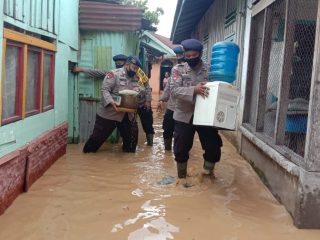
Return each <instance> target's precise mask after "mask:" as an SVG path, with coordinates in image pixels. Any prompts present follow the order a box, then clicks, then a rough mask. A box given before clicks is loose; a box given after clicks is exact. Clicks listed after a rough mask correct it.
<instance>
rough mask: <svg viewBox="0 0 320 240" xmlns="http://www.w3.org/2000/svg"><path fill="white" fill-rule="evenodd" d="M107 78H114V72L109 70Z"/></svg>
mask: <svg viewBox="0 0 320 240" xmlns="http://www.w3.org/2000/svg"><path fill="white" fill-rule="evenodd" d="M106 78H107V79H110V78H114V74H113V72H107V73H106Z"/></svg>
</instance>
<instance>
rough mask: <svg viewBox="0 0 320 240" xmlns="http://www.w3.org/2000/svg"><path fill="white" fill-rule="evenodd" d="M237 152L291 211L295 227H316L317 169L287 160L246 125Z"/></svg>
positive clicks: (319, 221)
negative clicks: (307, 168)
mask: <svg viewBox="0 0 320 240" xmlns="http://www.w3.org/2000/svg"><path fill="white" fill-rule="evenodd" d="M241 131H242V132H243V135H242V139H241V155H242V156H243V157H244V158H245V159H246V160H247V161H248V162H249V163H250V164H251V166H252V167H253V168H254V169H255V171H256V172H257V174H258V175H259V177H260V178H261V180H262V181H263V182H264V184H265V185H266V186H267V187H268V188H269V189H270V191H271V192H272V194H273V195H274V196H275V197H276V198H277V199H278V200H279V202H281V203H282V204H283V205H284V206H285V208H286V209H287V211H288V212H289V213H290V214H291V216H292V218H293V221H294V224H295V225H296V226H297V227H298V228H308V229H319V228H320V173H318V172H308V171H305V170H304V169H303V168H302V167H299V166H297V165H295V164H293V163H291V162H290V161H289V160H288V159H286V158H285V157H284V156H283V155H281V154H280V153H278V152H277V151H276V150H274V149H272V148H271V146H268V145H267V144H266V143H265V142H263V141H262V140H260V139H258V138H257V137H255V136H253V134H252V133H251V132H249V131H247V130H246V129H243V128H241Z"/></svg>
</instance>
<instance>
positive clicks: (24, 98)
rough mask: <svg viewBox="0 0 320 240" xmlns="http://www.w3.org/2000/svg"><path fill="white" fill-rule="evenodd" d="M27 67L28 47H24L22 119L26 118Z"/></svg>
mask: <svg viewBox="0 0 320 240" xmlns="http://www.w3.org/2000/svg"><path fill="white" fill-rule="evenodd" d="M27 67H28V45H27V44H25V45H24V46H23V68H22V119H24V118H25V116H26V103H27Z"/></svg>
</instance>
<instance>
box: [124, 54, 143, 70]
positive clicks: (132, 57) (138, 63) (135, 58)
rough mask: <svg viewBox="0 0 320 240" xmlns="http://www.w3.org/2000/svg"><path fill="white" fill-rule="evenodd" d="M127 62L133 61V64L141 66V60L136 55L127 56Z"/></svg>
mask: <svg viewBox="0 0 320 240" xmlns="http://www.w3.org/2000/svg"><path fill="white" fill-rule="evenodd" d="M127 63H132V64H134V65H137V66H138V67H140V68H141V62H140V60H139V58H138V57H136V56H129V57H128V58H127Z"/></svg>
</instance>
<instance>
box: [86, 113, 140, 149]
mask: <svg viewBox="0 0 320 240" xmlns="http://www.w3.org/2000/svg"><path fill="white" fill-rule="evenodd" d="M116 127H117V128H118V129H119V132H120V136H121V137H122V141H123V144H122V150H123V151H124V152H135V151H136V147H137V144H138V125H137V121H136V120H135V119H133V120H131V121H130V120H129V117H128V114H125V116H124V118H123V120H122V121H121V122H117V121H114V120H109V119H105V118H102V117H100V116H99V115H96V121H95V123H94V128H93V132H92V134H91V136H90V138H89V139H88V140H87V142H86V144H85V145H84V148H83V152H84V153H88V152H96V151H97V150H98V149H99V148H100V147H101V145H102V144H103V143H104V142H105V141H106V140H107V138H108V137H109V136H110V135H111V134H112V132H113V130H114V129H115V128H116Z"/></svg>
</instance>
